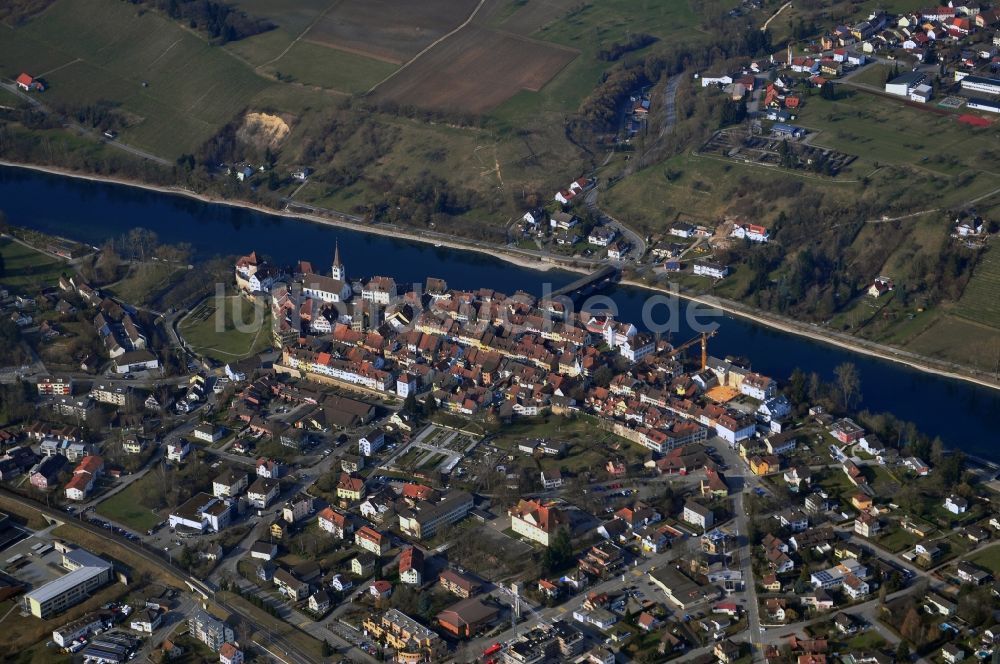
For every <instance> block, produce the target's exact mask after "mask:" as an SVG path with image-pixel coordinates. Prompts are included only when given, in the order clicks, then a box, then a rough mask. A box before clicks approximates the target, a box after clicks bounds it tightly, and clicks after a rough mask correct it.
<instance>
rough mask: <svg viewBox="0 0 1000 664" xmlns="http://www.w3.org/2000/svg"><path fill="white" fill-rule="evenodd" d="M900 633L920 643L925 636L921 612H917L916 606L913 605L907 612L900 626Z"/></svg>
mask: <svg viewBox="0 0 1000 664" xmlns="http://www.w3.org/2000/svg"><path fill="white" fill-rule="evenodd" d="M899 633H900V634H901V635H902V636H903V638H904V639H906V640H907V641H910V642H911V643H920V640H921V638H922V637H923V624H921V622H920V614H919V613H917V610H916V608H914V607H912V606H911V607H910V610H909V611H907V612H906V617H905V618H903V624H902V625H900V627H899Z"/></svg>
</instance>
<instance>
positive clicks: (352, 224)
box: [0, 159, 588, 274]
mask: <svg viewBox="0 0 1000 664" xmlns="http://www.w3.org/2000/svg"><path fill="white" fill-rule="evenodd" d="M0 166H7V167H10V168H22V169H25V170H30V171H38V172H40V173H48V174H49V175H58V176H61V177H68V178H74V179H77V180H89V181H91V182H103V183H109V184H117V185H122V186H125V187H133V188H136V189H144V190H146V191H154V192H157V193H160V194H172V195H176V196H184V197H186V198H191V199H193V200H196V201H199V202H201V203H208V204H211V205H228V206H230V207H235V208H241V209H244V210H252V211H254V212H260V213H261V214H269V215H273V216H276V217H284V218H287V219H305V220H307V221H311V222H313V223H317V224H324V225H326V226H332V227H335V228H346V229H349V230H352V231H358V232H360V233H370V234H373V235H381V236H383V237H389V238H398V239H401V240H408V241H411V242H420V243H423V244H431V245H434V246H436V247H437V246H440V247H448V248H449V249H457V250H460V251H474V252H477V253H481V254H485V255H488V256H492V257H494V258H499V259H500V260H503V261H506V262H508V263H510V264H512V265H517V266H519V267H524V268H528V269H531V270H540V271H543V272H544V271H547V270H552V269H558V270H567V271H570V272H579V273H583V274H586V273H587V272H588V270H587V268H584V267H580V266H578V265H576V266H575V265H572V264H570V263H569V262H565V263H564V262H562V261H561V260H559V259H556V258H549V259H547V258H542V257H541V256H535V255H534V254H532V253H531V252H524V251H521V250H511V249H510V248H507V247H498V246H495V245H489V244H486V243H476V242H475V241H473V240H466V241H460V240H455V239H453V238H449V237H446V236H438V235H436V234H431V233H427V234H422V233H416V232H413V231H411V230H407V229H402V228H398V227H395V226H386V225H379V224H366V223H364V222H362V221H356V220H352V219H351V218H350V217H348V216H346V215H342V214H341V215H339V216H337V217H335V218H333V217H326V216H322V215H318V214H312V213H309V212H289V211H287V210H276V209H274V208H269V207H266V206H263V205H258V204H256V203H249V202H247V201H240V200H234V199H228V198H219V197H217V196H206V195H204V194H199V193H198V192H196V191H191V190H190V189H185V188H183V187H168V186H162V185H155V184H148V183H146V182H140V181H138V180H127V179H124V178H116V177H109V176H103V175H93V174H90V173H80V172H78V171H70V170H66V169H64V168H57V167H54V166H39V165H37V164H22V163H19V162H14V161H7V160H4V159H0ZM293 205H296V204H295V203H293ZM575 262H579V261H575Z"/></svg>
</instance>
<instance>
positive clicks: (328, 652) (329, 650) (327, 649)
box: [323, 639, 336, 657]
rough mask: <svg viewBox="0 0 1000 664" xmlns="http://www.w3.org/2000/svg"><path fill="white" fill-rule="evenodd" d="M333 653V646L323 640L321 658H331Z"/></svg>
mask: <svg viewBox="0 0 1000 664" xmlns="http://www.w3.org/2000/svg"><path fill="white" fill-rule="evenodd" d="M335 652H336V651H335V650H334V649H333V646H331V645H330V642H329V641H327V640H326V639H323V657H333V653H335Z"/></svg>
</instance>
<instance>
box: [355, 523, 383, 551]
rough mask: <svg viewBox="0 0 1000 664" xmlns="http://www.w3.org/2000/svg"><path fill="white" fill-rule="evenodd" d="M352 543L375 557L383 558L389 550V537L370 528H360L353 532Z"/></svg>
mask: <svg viewBox="0 0 1000 664" xmlns="http://www.w3.org/2000/svg"><path fill="white" fill-rule="evenodd" d="M354 543H355V544H356V545H358V546H359V547H360V548H362V549H364V550H365V551H369V552H371V553H373V554H375V555H376V556H384V555H385V554H386V552H387V551H388V550H389V536H388V535H385V534H383V533H380V532H379V531H377V530H375V529H374V528H372V527H371V526H362V527H361V529H360V530H358V531H357V532H355V533H354Z"/></svg>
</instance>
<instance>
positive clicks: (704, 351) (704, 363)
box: [667, 330, 715, 371]
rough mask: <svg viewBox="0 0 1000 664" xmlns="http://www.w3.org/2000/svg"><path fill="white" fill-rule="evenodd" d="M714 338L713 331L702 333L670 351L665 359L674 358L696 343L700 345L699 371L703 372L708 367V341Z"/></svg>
mask: <svg viewBox="0 0 1000 664" xmlns="http://www.w3.org/2000/svg"><path fill="white" fill-rule="evenodd" d="M714 336H715V330H713V331H711V332H702V333H701V334H699V335H698V336H696V337H694V338H693V339H688V340H687V341H685V342H684V343H682V344H681V345H680V346H675V347H674V349H673V350H672V351H670V353H669V354H668V355H667V357H674V356H675V355H678V354H680V353H682V352H684V351H686V350H687V349H688V348H690V347H691V346H693V345H695V344H696V343H699V342H700V343H701V370H702V371H704V370H705V369H706V368H707V367H708V340H709V339H710V338H711V337H714Z"/></svg>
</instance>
